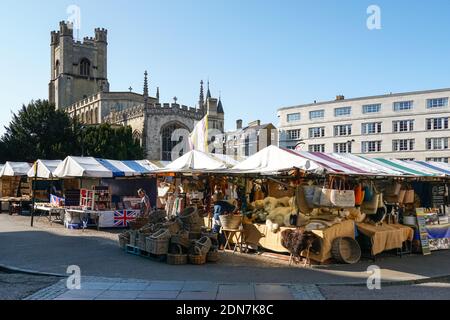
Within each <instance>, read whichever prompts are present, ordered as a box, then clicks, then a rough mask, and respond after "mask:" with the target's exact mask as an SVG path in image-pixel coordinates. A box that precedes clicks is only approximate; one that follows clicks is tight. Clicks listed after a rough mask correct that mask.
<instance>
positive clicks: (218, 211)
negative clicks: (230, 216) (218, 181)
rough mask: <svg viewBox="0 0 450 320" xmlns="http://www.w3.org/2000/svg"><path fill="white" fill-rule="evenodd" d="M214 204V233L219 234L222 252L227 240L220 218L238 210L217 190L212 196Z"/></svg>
mask: <svg viewBox="0 0 450 320" xmlns="http://www.w3.org/2000/svg"><path fill="white" fill-rule="evenodd" d="M212 200H213V203H214V216H213V228H212V229H213V232H215V233H217V234H218V240H219V246H220V248H219V249H220V250H222V249H223V247H224V245H225V242H226V239H225V236H224V234H223V233H221V232H220V227H221V223H220V216H221V215H223V214H227V213H232V212H234V211H235V210H236V206H234V205H232V204H230V203H229V202H228V201H224V200H223V193H222V192H221V191H219V190H218V189H216V191H215V192H214V194H213V196H212Z"/></svg>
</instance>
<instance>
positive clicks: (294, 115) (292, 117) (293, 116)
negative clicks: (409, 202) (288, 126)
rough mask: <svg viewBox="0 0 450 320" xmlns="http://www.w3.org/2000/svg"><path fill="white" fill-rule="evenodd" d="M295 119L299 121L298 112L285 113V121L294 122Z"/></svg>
mask: <svg viewBox="0 0 450 320" xmlns="http://www.w3.org/2000/svg"><path fill="white" fill-rule="evenodd" d="M295 121H300V112H296V113H289V114H288V115H287V122H295Z"/></svg>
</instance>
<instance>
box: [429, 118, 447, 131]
mask: <svg viewBox="0 0 450 320" xmlns="http://www.w3.org/2000/svg"><path fill="white" fill-rule="evenodd" d="M448 119H449V118H448V117H447V118H431V119H427V130H442V129H448Z"/></svg>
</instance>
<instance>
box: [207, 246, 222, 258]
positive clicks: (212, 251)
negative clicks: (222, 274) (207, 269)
mask: <svg viewBox="0 0 450 320" xmlns="http://www.w3.org/2000/svg"><path fill="white" fill-rule="evenodd" d="M219 259H220V256H219V250H218V249H217V247H211V249H210V250H209V252H208V254H207V255H206V261H207V262H217V261H219Z"/></svg>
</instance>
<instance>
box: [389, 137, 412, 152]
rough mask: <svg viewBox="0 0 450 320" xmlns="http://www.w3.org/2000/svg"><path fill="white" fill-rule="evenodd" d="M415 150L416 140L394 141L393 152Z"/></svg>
mask: <svg viewBox="0 0 450 320" xmlns="http://www.w3.org/2000/svg"><path fill="white" fill-rule="evenodd" d="M412 150H414V139H398V140H392V151H412Z"/></svg>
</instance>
